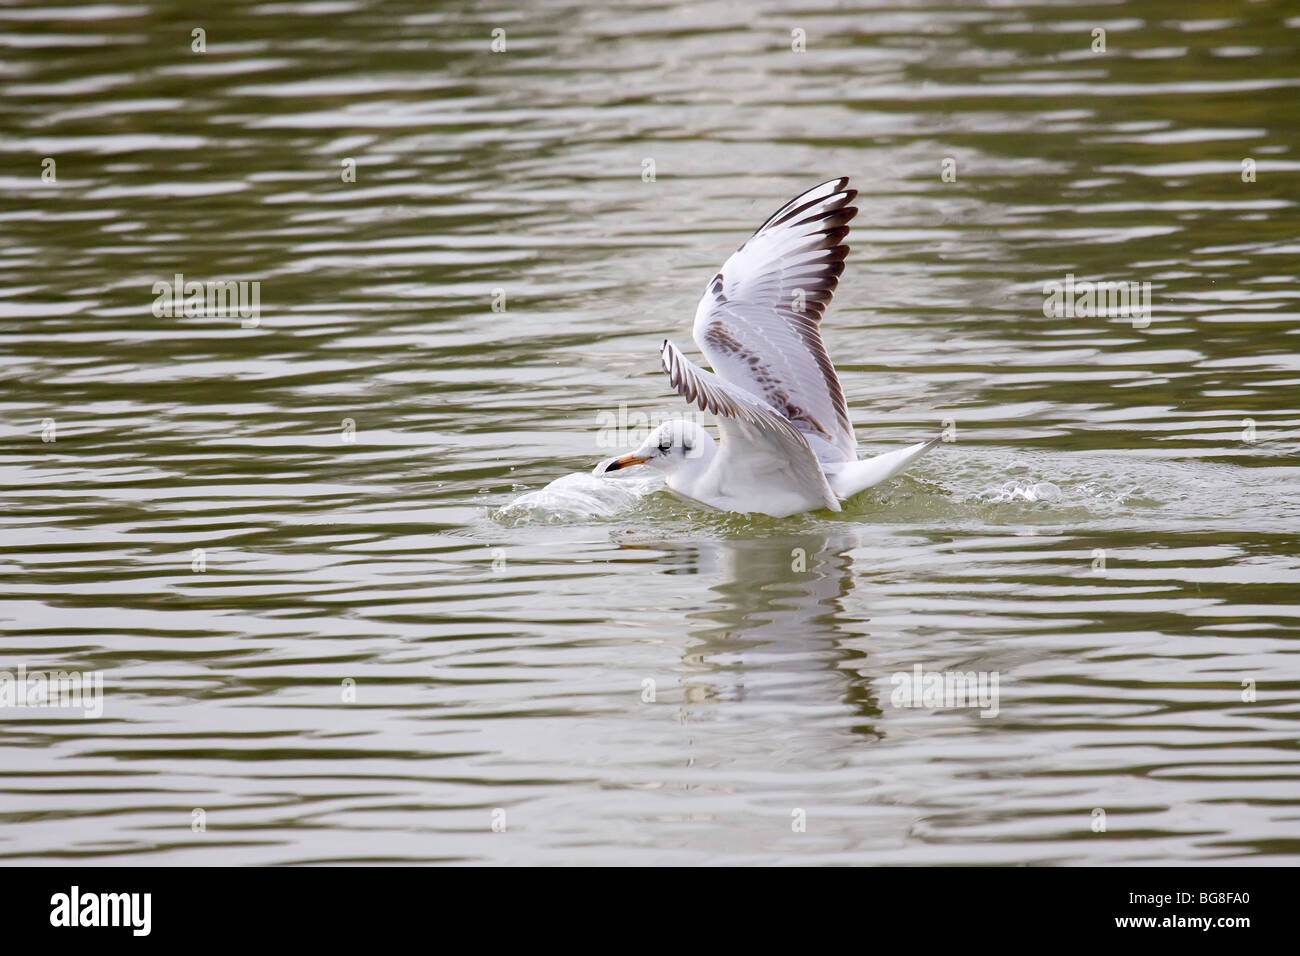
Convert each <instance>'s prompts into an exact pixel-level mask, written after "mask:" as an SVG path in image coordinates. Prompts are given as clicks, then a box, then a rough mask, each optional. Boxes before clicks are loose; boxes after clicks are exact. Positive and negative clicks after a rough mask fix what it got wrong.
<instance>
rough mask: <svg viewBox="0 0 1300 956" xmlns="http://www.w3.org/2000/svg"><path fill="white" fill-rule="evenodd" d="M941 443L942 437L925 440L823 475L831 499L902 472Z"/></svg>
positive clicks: (862, 488) (849, 493) (841, 496)
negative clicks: (827, 484) (832, 494)
mask: <svg viewBox="0 0 1300 956" xmlns="http://www.w3.org/2000/svg"><path fill="white" fill-rule="evenodd" d="M941 441H943V436H942V435H940V436H939V437H937V438H931V439H930V440H929V441H923V442H918V443H917V444H915V445H909V446H908V447H907V448H900V449H899V450H898V451H891V452H888V453H886V454H884V455H877V456H876V457H875V458H864V459H863V460H862V461H850V462H845V464H844V465H843V466H842V467H840V468H839V469H838V470H837V471H836V472H835V473H834V474H833V475H829V474H828V475H827V476H826V477H827V480H828V481H829V482H830V486H831V491H833V492H835V496H836V497H837V498H839V499H841V500H843V499H846V498H852V497H853V496H854V495H856V494H857V493H858V492H859V491H864V490H866V489H867V488H870V487H871V486H872V485H878V484H880V483H881V482H882V481H887V480H888V479H890V478H893V477H894V476H895V475H897V474H900V473H901V472H903V471H905V470H906V469H907V468H909V467H911V465H912V464H913V463H914V462H915V461H917V459H919V458H920V457H921V456H922V455H924V454H925V453H926V452H927V451H929V450H930V449H931V448H933V447H934V446H935V445H937V444H939V442H941Z"/></svg>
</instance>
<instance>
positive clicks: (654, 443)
mask: <svg viewBox="0 0 1300 956" xmlns="http://www.w3.org/2000/svg"><path fill="white" fill-rule="evenodd" d="M711 457H713V436H712V435H710V434H709V433H708V432H707V431H705V430H704V428H702V427H701V426H699V425H697V424H695V423H694V422H688V421H681V420H678V421H671V422H664V423H663V424H662V425H660V426H659V427H658V428H656V429H655V430H654V431H652V432H651V433H650V434H649V435H648V436H646V440H645V441H643V442H642V443H641V445H640V447H639V448H637V450H636V451H634V452H632V454H630V455H624V456H623V457H621V458H615V459H613V460H611V461H607V462H601V463H600V464H599V465H597V466H596V471H597V473H598V474H607V473H609V472H611V471H620V470H621V469H623V468H631V467H632V466H633V465H649V466H650V467H651V468H658V469H659V470H660V471H664V472H673V471H677V470H678V469H679V468H681V467H682V466H684V465H686V464H687V463H693V462H706V461H708V460H709V459H710V458H711Z"/></svg>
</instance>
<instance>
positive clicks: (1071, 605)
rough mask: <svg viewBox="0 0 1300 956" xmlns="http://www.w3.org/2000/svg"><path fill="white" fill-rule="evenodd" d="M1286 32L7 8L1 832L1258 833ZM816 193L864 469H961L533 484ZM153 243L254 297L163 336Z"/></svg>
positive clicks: (921, 18) (1269, 697)
mask: <svg viewBox="0 0 1300 956" xmlns="http://www.w3.org/2000/svg"><path fill="white" fill-rule="evenodd" d="M1175 16H1176V17H1177V19H1174V17H1175ZM196 29H202V30H204V31H205V33H203V34H200V35H199V37H200V38H201V39H202V41H203V44H202V45H203V46H204V47H205V51H204V52H195V51H194V49H193V47H194V46H195V45H197V44H198V40H197V39H195V36H194V34H193V31H194V30H196ZM498 29H500V30H504V31H505V33H504V42H505V45H506V48H505V50H504V51H503V52H493V50H492V48H491V46H492V43H493V31H494V30H498ZM1097 29H1102V30H1104V31H1105V51H1104V52H1101V51H1100V50H1098V51H1096V52H1094V50H1093V46H1094V45H1095V43H1096V40H1095V39H1094V30H1097ZM793 31H802V33H795V32H793ZM500 36H501V35H500V34H498V37H500ZM801 44H802V45H803V46H804V48H805V49H804V52H796V50H795V49H794V47H797V46H800V45H801ZM498 45H499V43H498ZM1298 47H1300V7H1297V6H1296V5H1295V4H1286V3H1281V2H1268V0H1265V2H1251V3H1228V2H1206V0H1189V2H1184V3H1180V4H1177V5H1176V8H1175V6H1171V5H1169V4H1167V3H1162V2H1154V0H1151V2H1129V3H1114V4H1107V5H1098V6H1095V7H1079V6H1076V5H1074V4H1069V3H1059V4H1040V5H1034V6H1025V7H1016V6H1011V5H1006V4H1003V3H1000V2H988V3H949V2H944V0H940V2H934V3H924V4H922V3H911V2H904V0H899V2H891V3H884V4H867V5H861V6H859V7H856V8H855V7H854V6H853V5H842V4H837V3H831V2H828V0H807V2H803V3H801V4H799V5H797V6H796V7H789V6H782V5H776V4H764V3H740V2H736V3H727V2H723V3H694V4H689V5H681V6H672V5H664V4H655V3H648V2H614V3H602V4H598V5H597V4H592V5H570V4H567V3H560V2H523V3H520V4H513V5H512V4H503V3H496V2H488V3H481V4H470V3H464V2H461V3H450V4H443V5H425V4H416V3H412V4H409V5H404V4H398V3H382V4H381V3H367V2H353V0H324V2H304V3H293V2H290V3H275V4H267V5H261V6H254V5H252V4H243V3H235V4H231V3H228V2H222V3H211V4H209V3H189V4H170V3H158V4H152V5H149V4H134V3H127V4H117V3H105V4H98V5H94V6H71V5H70V6H64V7H43V6H39V5H27V6H20V7H17V8H14V7H7V8H5V9H3V10H0V49H3V57H2V58H0V353H2V354H3V365H2V372H0V375H2V381H3V384H2V385H0V410H2V411H3V414H2V415H0V489H2V495H3V502H4V504H3V509H2V511H0V580H2V581H3V585H4V587H3V592H0V631H2V632H3V637H2V638H0V641H2V643H0V667H3V668H4V669H6V670H7V671H10V672H16V669H17V668H19V667H25V668H26V669H27V670H28V671H40V670H47V671H58V670H63V671H69V672H78V673H83V672H102V675H103V681H104V697H103V714H102V716H100V717H98V718H92V719H87V718H86V717H85V716H84V714H83V713H81V712H76V711H72V710H70V709H63V710H58V711H55V710H51V709H48V708H44V709H41V708H25V709H10V710H9V712H8V713H7V714H3V713H0V716H4V718H5V719H4V720H3V723H2V724H0V727H2V729H3V736H2V737H0V767H3V768H4V772H3V778H2V779H0V823H2V825H0V858H2V859H4V860H7V861H9V862H24V863H66V862H69V861H75V862H83V863H99V862H103V863H128V864H135V863H140V864H144V863H151V864H159V863H162V864H263V863H325V862H363V861H364V862H373V861H385V862H434V861H463V862H486V863H505V864H556V863H596V864H602V863H603V864H611V863H612V864H670V863H685V864H690V863H712V864H749V863H799V864H821V863H864V864H877V863H889V864H922V863H963V864H969V863H1030V864H1052V863H1069V864H1079V863H1088V864H1129V863H1162V862H1173V863H1187V864H1191V863H1201V862H1210V861H1213V862H1228V863H1245V864H1252V863H1255V864H1258V863H1265V864H1277V863H1289V864H1292V865H1294V864H1296V863H1300V748H1298V747H1297V736H1298V734H1300V400H1298V399H1300V324H1298V323H1297V318H1298V308H1297V306H1298V301H1300V289H1298V283H1297V271H1300V270H1298V265H1300V239H1298V238H1297V234H1298V229H1297V226H1298V225H1300V217H1298V216H1297V208H1296V199H1297V183H1298V177H1297V173H1298V172H1300V56H1298V55H1297V48H1298ZM46 160H52V161H53V163H52V164H51V163H47V162H45V161H46ZM349 160H351V161H352V162H351V163H348V162H347V161H349ZM945 160H951V162H949V163H947V164H945ZM1246 160H1250V161H1251V162H1247V163H1244V165H1243V162H1244V161H1246ZM43 173H46V179H49V178H52V179H53V181H46V179H43ZM652 173H653V175H651V174H652ZM945 173H947V175H945ZM839 175H848V176H851V177H852V180H853V185H854V186H856V188H857V189H859V190H860V191H861V195H860V197H859V199H858V201H857V205H858V206H859V207H860V208H861V210H862V211H861V213H860V215H859V216H858V218H857V220H856V221H855V223H854V226H855V228H854V231H853V235H852V236H851V237H850V243H851V245H852V246H853V252H852V253H851V255H850V258H849V264H848V269H847V272H846V274H845V277H844V280H843V281H842V283H841V285H840V289H839V292H838V294H837V296H836V299H835V302H834V303H833V304H832V305H831V308H830V310H829V312H828V314H827V317H826V320H825V323H824V329H825V337H826V340H827V342H828V345H829V348H830V351H831V354H832V356H833V357H834V358H835V360H836V362H837V364H838V366H839V370H840V373H841V377H842V379H843V381H844V387H845V391H846V393H847V395H848V399H849V405H850V410H851V413H852V417H853V419H854V422H855V425H856V426H857V431H858V436H859V440H860V442H861V444H862V446H863V449H864V452H865V451H870V452H876V451H885V450H889V449H891V448H895V447H899V446H900V445H901V444H903V443H906V442H912V441H916V440H919V439H920V438H924V437H928V436H930V435H934V434H939V433H940V432H941V430H944V429H947V435H948V437H949V438H950V439H952V440H950V441H947V442H945V443H943V444H941V445H940V446H939V447H938V448H937V449H936V450H935V451H934V452H932V453H931V454H930V455H929V456H928V457H927V458H926V459H924V460H923V461H922V462H921V463H920V464H919V465H918V466H917V467H916V468H914V469H913V470H912V471H911V472H909V473H908V474H907V475H906V476H904V477H901V478H897V479H894V480H893V481H891V482H889V483H887V484H886V485H884V486H881V487H879V488H876V489H872V490H871V491H868V492H867V493H865V494H863V495H862V496H860V497H858V498H856V499H854V500H853V501H852V502H850V503H849V504H848V505H847V506H846V507H845V510H844V511H843V512H842V513H839V514H831V513H827V512H822V513H816V514H811V515H804V516H800V517H795V518H790V519H783V520H776V519H770V518H749V517H741V516H734V515H723V514H719V513H711V512H707V511H702V510H700V509H697V508H695V507H692V506H690V505H689V504H687V503H685V502H683V501H680V500H678V499H676V498H674V497H672V496H670V495H667V494H664V493H660V492H655V491H653V490H651V489H650V488H648V487H646V486H645V485H644V484H643V483H639V482H638V481H637V480H635V479H634V480H633V481H632V482H631V483H626V482H623V483H617V484H615V483H612V482H610V483H605V484H601V483H597V482H595V480H594V479H589V478H587V477H582V476H583V475H585V473H586V472H589V471H590V469H591V467H592V466H593V465H594V464H595V463H596V462H597V461H598V460H599V459H601V458H604V457H607V456H609V455H612V454H616V453H618V452H619V451H620V450H623V451H626V450H629V449H630V447H631V443H632V442H633V441H634V440H635V437H634V436H631V435H628V434H624V433H622V432H620V431H619V429H618V428H617V427H613V428H611V423H612V424H613V425H614V426H617V425H619V424H620V423H624V424H627V425H628V426H629V427H630V426H635V425H637V424H639V423H644V422H647V421H659V420H661V419H662V418H665V417H670V416H672V415H676V414H680V413H682V412H683V411H684V410H685V405H684V403H683V402H682V401H681V400H680V399H678V398H677V397H676V395H674V394H673V393H672V392H671V391H670V389H669V388H668V385H667V381H666V379H665V378H664V376H663V375H662V373H661V372H660V371H659V367H658V354H657V352H658V348H659V345H660V342H661V341H662V340H663V338H665V337H671V338H673V339H674V341H676V342H677V343H678V345H680V346H683V347H686V346H688V345H689V342H690V338H689V327H690V323H691V318H692V316H693V313H694V308H695V302H696V300H697V299H698V297H699V295H700V293H701V292H702V291H703V288H704V284H705V282H706V281H707V280H708V279H709V278H710V277H711V276H712V275H713V273H714V272H715V271H716V270H717V268H718V267H719V265H720V264H721V263H722V261H723V260H724V259H725V258H726V256H727V255H728V254H729V253H730V252H731V251H732V250H734V249H735V247H736V246H738V245H739V244H740V243H741V242H742V241H743V240H744V239H745V238H746V237H747V236H748V235H749V233H750V232H752V230H753V229H754V228H755V227H756V226H757V225H758V224H759V223H760V222H762V221H763V219H765V218H766V217H767V215H768V214H769V213H770V212H771V211H773V210H774V209H775V208H777V207H778V206H779V205H780V204H781V203H783V202H784V201H785V200H786V199H788V198H789V197H791V196H793V195H795V194H797V193H798V192H800V191H802V190H803V189H805V188H807V187H810V186H812V185H813V184H815V183H817V182H820V181H822V180H825V179H829V178H832V177H834V176H839ZM353 179H354V181H351V180H353ZM177 274H180V275H182V276H183V277H184V280H185V281H191V280H193V281H217V280H237V279H243V280H248V281H257V282H259V283H260V287H259V288H260V314H259V315H258V317H257V318H258V320H259V321H257V322H256V324H253V321H252V320H248V321H241V319H240V318H239V317H238V316H234V317H231V316H212V315H206V316H195V315H185V314H183V310H182V314H174V315H170V316H169V315H166V314H162V315H155V314H154V308H153V307H154V304H155V299H156V294H155V292H154V291H153V287H154V284H155V283H159V282H161V283H164V284H166V283H171V282H172V281H173V277H174V276H175V275H177ZM1067 276H1073V277H1074V280H1073V281H1077V282H1083V281H1102V280H1104V281H1115V282H1125V283H1128V282H1137V283H1143V282H1149V283H1150V289H1151V314H1150V319H1149V322H1148V321H1146V320H1145V319H1141V320H1139V321H1133V320H1132V319H1130V318H1124V317H1115V316H1103V317H1098V316H1094V315H1079V314H1075V315H1072V316H1061V317H1057V316H1055V315H1053V316H1047V315H1045V314H1044V285H1045V284H1046V283H1050V282H1060V283H1065V282H1066V281H1067ZM494 306H495V308H494ZM246 326H247V327H246ZM689 351H690V352H692V353H693V352H694V347H693V346H691V347H690V348H689ZM564 476H577V477H569V478H565V477H564ZM556 479H564V480H563V481H562V483H561V484H560V485H559V486H556V487H553V488H551V489H549V490H544V489H546V486H547V485H548V484H550V483H551V482H553V481H555V480H556ZM521 498H523V500H522V501H520V500H519V499H521ZM918 666H919V667H920V668H921V673H922V674H923V675H930V674H934V673H940V674H941V673H943V672H961V673H973V674H977V675H982V676H983V677H984V678H986V679H987V680H992V679H994V678H996V680H997V682H998V683H997V687H998V699H997V706H996V707H995V708H994V707H986V708H981V707H979V706H938V707H936V706H920V707H905V706H900V702H899V699H898V697H897V692H898V691H899V689H900V688H901V687H904V686H910V685H909V684H907V683H906V681H908V680H910V679H911V678H912V677H913V676H914V675H915V674H916V673H917V672H916V668H917V667H918ZM345 698H347V699H345ZM650 698H653V700H651V699H650ZM922 703H924V701H922ZM945 703H946V701H945ZM993 710H996V714H994V713H992V711H993ZM982 714H987V716H982ZM199 811H201V812H199ZM1103 827H1104V829H1103Z"/></svg>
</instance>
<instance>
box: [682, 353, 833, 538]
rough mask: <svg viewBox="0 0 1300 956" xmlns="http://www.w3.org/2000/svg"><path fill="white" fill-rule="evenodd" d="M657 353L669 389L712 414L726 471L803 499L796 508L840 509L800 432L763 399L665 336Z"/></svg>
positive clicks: (819, 465) (814, 456)
mask: <svg viewBox="0 0 1300 956" xmlns="http://www.w3.org/2000/svg"><path fill="white" fill-rule="evenodd" d="M660 354H661V358H662V359H663V366H664V371H665V372H667V373H668V380H669V382H671V383H672V386H673V388H675V389H677V391H678V393H680V394H681V396H682V397H683V398H685V399H686V400H687V401H688V402H691V403H693V404H695V405H697V406H699V408H700V409H702V410H703V411H706V412H709V413H711V414H713V415H716V416H717V418H718V431H719V433H720V434H721V437H722V447H721V449H720V450H719V454H720V455H725V456H726V458H727V465H728V471H730V472H731V473H733V474H735V475H739V476H743V479H744V480H748V481H752V482H753V483H754V485H755V486H759V487H761V486H767V487H771V488H773V489H780V490H781V491H782V493H785V494H790V495H794V496H798V497H799V498H801V499H802V500H803V501H804V502H806V503H805V504H804V508H803V509H796V510H806V509H808V508H818V507H821V508H829V509H830V510H831V511H839V510H840V503H839V499H838V498H836V497H835V493H834V492H833V491H831V488H830V485H829V484H828V483H827V481H826V475H825V474H824V473H823V471H822V467H821V464H820V463H819V462H818V460H817V455H816V454H815V453H814V452H813V450H812V446H810V445H809V444H808V439H807V438H806V437H805V436H804V434H803V432H801V431H800V430H799V429H798V428H795V427H794V425H793V424H792V423H791V422H790V421H788V420H787V419H786V418H784V417H783V416H782V415H781V414H779V413H778V412H776V411H774V410H773V409H772V408H771V407H770V406H769V405H768V404H767V403H765V402H764V401H763V400H762V399H760V398H758V397H756V396H755V395H752V394H750V393H749V392H748V391H746V390H745V389H743V388H740V387H738V386H735V385H732V384H730V383H729V382H724V381H722V380H721V379H720V378H718V377H717V376H716V375H713V374H711V373H709V372H706V371H705V370H704V369H702V368H700V367H699V366H697V365H695V364H694V363H692V362H691V361H690V360H689V359H687V358H686V356H684V355H682V353H681V352H679V351H678V350H677V347H676V346H675V345H673V344H672V343H671V342H669V341H667V340H665V341H664V347H663V351H662V352H661V353H660ZM769 513H771V512H769ZM790 513H794V512H793V511H792V512H790Z"/></svg>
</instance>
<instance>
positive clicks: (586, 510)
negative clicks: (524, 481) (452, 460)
mask: <svg viewBox="0 0 1300 956" xmlns="http://www.w3.org/2000/svg"><path fill="white" fill-rule="evenodd" d="M643 472H644V473H643V474H639V475H629V476H627V477H614V476H611V477H598V476H596V475H593V474H590V473H588V472H574V473H573V474H569V475H564V476H562V477H560V478H557V479H555V480H554V481H552V482H551V483H550V484H549V485H547V486H546V487H545V488H539V489H537V490H536V491H527V492H524V494H522V495H520V496H519V497H518V498H516V499H515V500H514V501H512V502H510V504H508V505H505V506H503V507H501V508H499V509H497V511H496V512H494V513H493V515H492V517H493V518H495V519H496V520H497V521H501V522H503V523H506V524H510V525H521V524H554V523H559V522H565V521H581V520H584V519H590V518H610V517H613V516H614V515H617V514H620V513H622V512H624V511H628V510H630V509H632V508H634V507H636V505H637V503H638V502H640V500H641V499H642V498H644V497H645V496H646V495H648V494H650V493H652V492H654V491H657V490H659V489H660V488H661V487H663V479H662V478H661V477H660V476H659V474H658V473H657V472H653V471H650V470H649V469H643Z"/></svg>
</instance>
